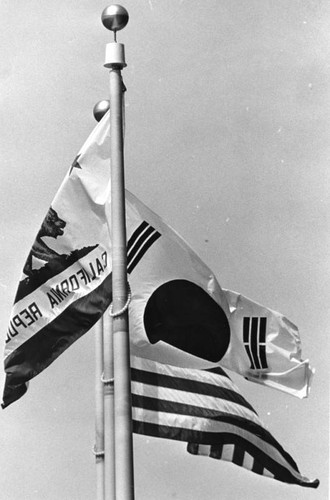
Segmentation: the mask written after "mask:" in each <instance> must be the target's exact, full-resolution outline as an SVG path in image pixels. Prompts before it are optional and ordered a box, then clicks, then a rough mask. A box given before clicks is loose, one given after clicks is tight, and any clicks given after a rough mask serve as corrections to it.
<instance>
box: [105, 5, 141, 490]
mask: <svg viewBox="0 0 330 500" xmlns="http://www.w3.org/2000/svg"><path fill="white" fill-rule="evenodd" d="M102 22H103V25H104V26H105V27H106V28H107V29H110V30H111V31H113V32H114V42H112V43H108V44H107V47H106V60H105V64H104V66H105V67H106V68H109V69H110V73H109V80H110V109H111V113H110V159H111V242H112V293H113V303H112V304H113V309H112V313H111V314H112V330H113V356H114V402H115V474H116V500H133V499H134V474H133V438H132V405H131V380H130V352H129V330H128V296H129V293H128V284H127V250H126V216H125V181H124V144H123V82H122V77H121V70H122V69H123V68H124V67H125V66H126V62H125V54H124V45H123V44H121V43H117V39H116V33H117V31H118V30H121V29H122V28H124V27H125V26H126V24H127V22H128V13H127V11H126V9H124V8H123V7H121V6H120V5H112V6H109V7H107V8H105V9H104V11H103V12H102Z"/></svg>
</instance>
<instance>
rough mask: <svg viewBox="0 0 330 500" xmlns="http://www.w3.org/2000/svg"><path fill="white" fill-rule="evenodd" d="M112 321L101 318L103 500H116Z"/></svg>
mask: <svg viewBox="0 0 330 500" xmlns="http://www.w3.org/2000/svg"><path fill="white" fill-rule="evenodd" d="M111 323H112V320H111V318H110V316H109V311H107V312H106V313H105V314H104V316H103V345H104V351H103V352H104V371H103V383H104V420H105V429H104V469H105V500H115V499H116V474H115V434H114V427H115V425H114V424H115V415H114V391H113V345H112V343H113V342H112V325H111Z"/></svg>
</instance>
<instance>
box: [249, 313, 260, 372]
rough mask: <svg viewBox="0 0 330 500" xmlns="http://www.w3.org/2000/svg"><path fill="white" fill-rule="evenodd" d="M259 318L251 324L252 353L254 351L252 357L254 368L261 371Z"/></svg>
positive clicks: (253, 319)
mask: <svg viewBox="0 0 330 500" xmlns="http://www.w3.org/2000/svg"><path fill="white" fill-rule="evenodd" d="M258 324H259V321H258V318H252V323H251V342H250V345H251V351H252V357H253V361H254V368H257V369H260V368H261V366H260V361H259V356H258V331H259V329H258Z"/></svg>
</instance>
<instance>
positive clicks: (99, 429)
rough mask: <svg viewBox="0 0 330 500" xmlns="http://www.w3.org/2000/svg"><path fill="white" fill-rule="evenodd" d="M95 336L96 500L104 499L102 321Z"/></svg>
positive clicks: (97, 325) (96, 328) (96, 329)
mask: <svg viewBox="0 0 330 500" xmlns="http://www.w3.org/2000/svg"><path fill="white" fill-rule="evenodd" d="M94 334H95V448H94V454H95V466H96V499H97V500H105V497H104V400H103V382H102V380H101V378H102V373H103V325H102V319H100V320H99V321H98V322H97V323H96V325H95V326H94Z"/></svg>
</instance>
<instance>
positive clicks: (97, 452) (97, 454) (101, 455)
mask: <svg viewBox="0 0 330 500" xmlns="http://www.w3.org/2000/svg"><path fill="white" fill-rule="evenodd" d="M93 454H94V455H95V458H96V459H98V458H104V450H97V449H96V445H95V444H94V447H93Z"/></svg>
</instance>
